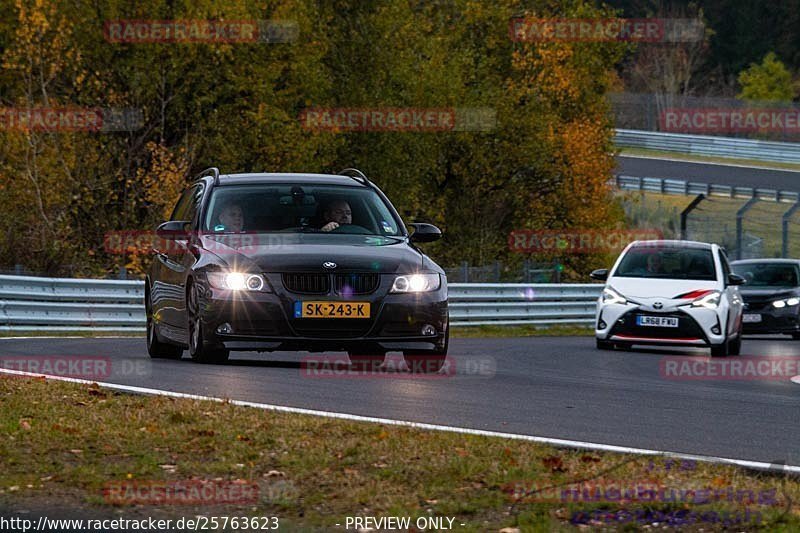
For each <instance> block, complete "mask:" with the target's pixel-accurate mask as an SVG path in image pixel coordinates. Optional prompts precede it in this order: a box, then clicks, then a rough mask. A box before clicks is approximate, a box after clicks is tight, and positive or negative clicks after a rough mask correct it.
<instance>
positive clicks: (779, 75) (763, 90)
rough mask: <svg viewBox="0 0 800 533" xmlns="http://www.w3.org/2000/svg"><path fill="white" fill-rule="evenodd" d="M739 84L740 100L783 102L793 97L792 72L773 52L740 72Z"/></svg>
mask: <svg viewBox="0 0 800 533" xmlns="http://www.w3.org/2000/svg"><path fill="white" fill-rule="evenodd" d="M739 85H741V87H742V91H741V92H740V93H739V95H738V97H739V98H740V99H742V100H755V101H781V102H785V101H790V100H791V99H792V98H793V97H794V88H793V84H792V74H791V73H790V72H789V70H788V69H787V68H786V66H785V65H784V64H783V63H782V62H781V60H780V59H778V56H776V55H775V53H774V52H770V53H768V54H767V55H766V56H764V59H763V60H762V61H761V63H751V64H750V66H749V67H748V68H746V69H745V70H743V71H742V72H740V73H739Z"/></svg>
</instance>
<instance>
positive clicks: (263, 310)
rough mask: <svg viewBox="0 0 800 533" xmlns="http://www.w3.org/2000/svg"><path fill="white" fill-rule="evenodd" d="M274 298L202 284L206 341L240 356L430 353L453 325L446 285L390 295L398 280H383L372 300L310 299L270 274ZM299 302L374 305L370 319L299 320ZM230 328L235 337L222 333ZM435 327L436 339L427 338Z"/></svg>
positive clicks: (361, 297)
mask: <svg viewBox="0 0 800 533" xmlns="http://www.w3.org/2000/svg"><path fill="white" fill-rule="evenodd" d="M266 276H267V278H268V280H269V281H270V284H271V285H272V287H273V288H274V290H275V292H249V291H227V290H219V289H214V288H211V287H209V286H208V285H207V284H203V287H202V294H201V296H200V304H201V316H202V321H203V330H204V332H206V339H207V340H208V342H210V343H212V344H219V345H222V346H224V347H225V348H227V349H229V350H238V351H275V350H289V351H312V352H318V351H339V350H345V351H347V350H362V351H365V350H366V351H369V350H376V349H381V350H406V349H408V350H411V349H420V350H429V349H441V348H443V347H444V343H445V339H446V334H447V328H448V327H449V325H448V312H447V285H446V282H445V280H444V279H443V280H442V286H441V287H440V288H439V290H436V291H431V292H425V293H416V294H389V289H390V288H391V282H392V281H393V279H394V276H389V275H383V276H382V278H385V279H382V280H381V283H380V285H379V286H378V288H377V289H376V290H375V291H374V292H373V293H371V294H366V295H354V296H351V297H349V298H346V297H343V296H341V295H336V294H326V295H306V294H295V293H291V292H289V291H287V290H285V289H284V288H283V286H282V285H281V282H280V275H276V276H271V275H269V274H266ZM296 301H337V302H343V301H352V302H369V303H370V307H371V312H370V317H369V318H360V319H354V318H295V317H294V305H295V302H296ZM225 324H227V325H228V327H229V329H230V332H228V333H222V332H220V331H218V329H217V328H219V327H220V326H223V325H225ZM425 325H431V326H433V327H434V328H435V334H433V335H423V334H422V328H423V326H425Z"/></svg>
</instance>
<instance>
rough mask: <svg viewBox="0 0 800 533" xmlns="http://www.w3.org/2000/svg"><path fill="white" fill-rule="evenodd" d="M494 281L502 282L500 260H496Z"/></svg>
mask: <svg viewBox="0 0 800 533" xmlns="http://www.w3.org/2000/svg"><path fill="white" fill-rule="evenodd" d="M494 281H495V282H497V283H500V261H495V262H494Z"/></svg>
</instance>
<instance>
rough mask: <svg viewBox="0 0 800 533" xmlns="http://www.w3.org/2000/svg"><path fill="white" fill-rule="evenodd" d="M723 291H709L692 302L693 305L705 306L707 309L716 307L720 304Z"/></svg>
mask: <svg viewBox="0 0 800 533" xmlns="http://www.w3.org/2000/svg"><path fill="white" fill-rule="evenodd" d="M721 296H722V293H721V292H719V291H713V292H709V293H708V294H706V295H705V296H702V297H700V298H698V299H696V300H694V301H693V302H692V307H705V308H706V309H716V308H717V307H718V306H719V299H720V297H721Z"/></svg>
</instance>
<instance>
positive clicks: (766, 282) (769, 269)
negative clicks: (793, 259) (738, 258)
mask: <svg viewBox="0 0 800 533" xmlns="http://www.w3.org/2000/svg"><path fill="white" fill-rule="evenodd" d="M731 268H732V269H733V271H734V272H735V273H736V274H739V275H740V276H742V277H743V278H744V279H745V280H747V286H748V287H797V285H798V282H797V280H798V271H797V265H791V264H782V263H746V264H740V265H731Z"/></svg>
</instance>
